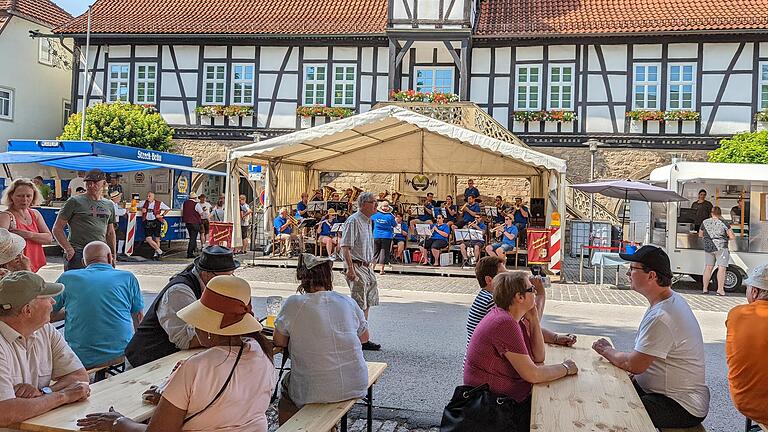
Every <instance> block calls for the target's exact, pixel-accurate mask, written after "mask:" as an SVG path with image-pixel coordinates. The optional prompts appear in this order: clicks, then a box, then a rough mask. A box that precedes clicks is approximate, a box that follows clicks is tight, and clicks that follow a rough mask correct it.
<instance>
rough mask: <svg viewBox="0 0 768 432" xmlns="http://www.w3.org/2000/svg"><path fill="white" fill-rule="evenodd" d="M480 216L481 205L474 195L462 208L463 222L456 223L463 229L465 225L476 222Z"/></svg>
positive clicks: (470, 196) (469, 197)
mask: <svg viewBox="0 0 768 432" xmlns="http://www.w3.org/2000/svg"><path fill="white" fill-rule="evenodd" d="M478 215H481V213H480V203H478V202H477V199H476V198H475V196H474V195H469V196H468V197H467V202H466V204H464V205H463V206H462V207H461V220H460V221H459V222H457V223H456V226H457V227H458V228H463V227H464V225H466V224H468V223H470V222H472V221H473V220H475V218H476V217H477V216H478Z"/></svg>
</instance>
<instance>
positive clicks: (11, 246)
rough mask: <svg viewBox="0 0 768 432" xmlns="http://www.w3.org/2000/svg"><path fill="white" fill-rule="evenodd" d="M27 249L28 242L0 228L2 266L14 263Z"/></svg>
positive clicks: (0, 262) (0, 261) (0, 260)
mask: <svg viewBox="0 0 768 432" xmlns="http://www.w3.org/2000/svg"><path fill="white" fill-rule="evenodd" d="M25 247H27V242H26V241H24V239H23V238H22V237H21V236H20V235H18V234H14V233H12V232H10V231H8V230H7V229H5V228H0V265H3V264H7V263H9V262H11V261H13V260H14V259H15V258H16V257H17V256H19V255H20V254H21V253H22V252H24V248H25Z"/></svg>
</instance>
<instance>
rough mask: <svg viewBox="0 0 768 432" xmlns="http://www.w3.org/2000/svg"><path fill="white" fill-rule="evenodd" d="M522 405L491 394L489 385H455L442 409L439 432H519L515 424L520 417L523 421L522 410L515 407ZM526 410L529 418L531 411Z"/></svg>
mask: <svg viewBox="0 0 768 432" xmlns="http://www.w3.org/2000/svg"><path fill="white" fill-rule="evenodd" d="M521 405H522V404H518V403H517V402H515V401H514V400H513V399H511V398H508V397H506V396H501V395H496V394H493V393H491V392H490V390H489V387H488V384H483V385H481V386H478V387H472V386H458V387H456V390H454V392H453V397H452V398H451V401H450V402H448V405H447V406H446V407H445V409H444V410H443V418H442V420H441V421H440V432H520V429H519V428H518V425H519V424H520V423H519V422H520V421H521V420H522V421H526V420H525V413H524V412H519V411H521V410H516V409H515V408H516V406H521ZM521 407H522V406H521ZM522 411H526V410H522ZM527 411H528V413H529V414H528V421H530V410H527ZM521 417H522V418H521ZM525 430H528V429H527V428H526V429H525Z"/></svg>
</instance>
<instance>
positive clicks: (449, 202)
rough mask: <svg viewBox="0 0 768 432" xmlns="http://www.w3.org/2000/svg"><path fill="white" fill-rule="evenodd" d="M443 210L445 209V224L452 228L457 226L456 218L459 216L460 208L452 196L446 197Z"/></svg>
mask: <svg viewBox="0 0 768 432" xmlns="http://www.w3.org/2000/svg"><path fill="white" fill-rule="evenodd" d="M443 208H444V209H445V213H446V215H445V222H446V223H447V224H449V225H451V226H453V225H455V224H456V218H457V217H458V216H459V208H458V207H457V206H456V204H454V203H453V197H452V196H451V195H447V196H446V197H445V202H444V203H443Z"/></svg>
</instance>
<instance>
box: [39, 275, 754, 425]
mask: <svg viewBox="0 0 768 432" xmlns="http://www.w3.org/2000/svg"><path fill="white" fill-rule="evenodd" d="M181 267H183V263H181V262H178V263H171V262H167V263H147V264H132V265H125V266H124V267H123V268H124V269H128V270H130V271H133V272H134V274H136V276H137V277H138V279H139V281H140V283H141V287H142V291H143V292H144V293H145V298H146V305H147V306H149V304H150V303H151V299H152V298H153V297H154V295H155V293H156V292H157V291H159V290H160V289H161V288H162V287H163V285H164V284H165V283H166V281H167V280H168V277H169V276H170V274H171V273H170V272H171V271H176V270H177V269H180V268H181ZM60 272H61V266H60V265H57V264H52V265H49V266H48V267H47V268H45V269H43V270H41V274H42V275H43V276H44V277H45V278H46V279H48V280H53V279H55V277H56V276H57V275H58V274H59V273H60ZM237 274H238V275H240V276H242V277H245V278H246V279H247V280H249V282H250V283H251V286H252V287H253V290H252V295H253V300H254V304H253V306H254V311H255V312H256V314H257V315H259V314H263V313H264V310H265V301H266V297H267V296H270V295H280V296H283V297H287V296H289V295H291V294H293V293H294V292H295V288H296V283H295V280H294V279H293V277H292V274H293V273H292V271H291V270H290V269H258V268H257V269H242V270H238V273H237ZM451 284H454V285H456V286H463V287H464V288H463V289H461V291H465V292H464V293H444V292H439V291H438V290H434V289H432V287H431V285H437V286H440V285H445V286H450V285H451ZM380 288H381V300H382V304H381V305H380V306H379V307H376V308H373V309H372V311H371V315H370V326H371V331H372V339H373V340H374V341H375V342H377V343H380V344H382V346H383V348H382V351H380V352H365V357H366V359H367V360H369V361H384V362H387V363H388V364H389V367H388V369H387V371H386V373H385V374H384V376H383V377H382V379H381V381H380V383H379V384H378V385H377V386H376V387H375V389H376V394H375V395H374V398H375V405H376V406H377V407H378V408H377V410H376V412H375V415H376V418H377V419H381V420H388V419H395V420H407V422H408V424H409V425H414V426H420V427H430V426H435V425H438V424H439V422H440V415H441V412H442V409H443V407H444V406H445V404H446V403H447V402H448V400H449V399H450V396H451V394H452V392H453V388H454V387H455V386H456V385H460V384H461V379H462V360H463V356H464V353H465V348H466V336H465V322H466V314H467V310H468V306H469V305H470V304H471V302H472V300H473V299H474V294H473V293H474V292H476V283H475V281H474V279H470V278H461V279H458V280H456V279H447V278H441V277H413V276H401V275H387V276H384V277H382V278H380ZM335 289H338V290H339V291H340V292H343V293H348V290H347V289H346V287H344V286H343V285H342V282H341V279H340V278H336V280H335ZM590 289H592V290H599V289H601V288H599V287H597V288H595V287H579V286H557V285H555V286H553V289H552V291H553V293H558V294H557V295H554V296H552V297H551V298H557V300H552V299H550V300H548V301H547V306H546V310H545V320H544V325H545V326H547V327H549V328H551V329H553V330H555V331H558V332H573V333H579V334H588V335H598V336H605V337H610V338H611V339H612V340H613V342H614V344H615V345H616V346H617V347H618V348H619V349H623V350H628V349H631V347H632V345H633V341H634V335H635V330H636V328H637V325H638V323H639V322H640V319H641V318H642V315H643V313H644V311H645V307H644V306H642V303H640V302H638V301H637V298H636V297H632V294H636V293H633V292H631V291H622V293H621V296H624V297H621V296H619V297H616V296H615V293H611V292H609V293H608V294H610V296H605V295H604V294H603V296H604V297H605V301H603V300H601V297H596V298H593V296H590V295H587V294H586V293H588V292H589V290H590ZM452 291H456V289H452ZM573 291H580V292H584V293H585V294H584V295H583V296H582V295H574V294H573V293H572V292H573ZM614 291H615V290H614ZM563 293H566V294H567V295H564V294H563ZM627 293H628V294H627ZM621 298H626V299H627V301H625V302H624V303H627V304H620V303H621V301H620V299H621ZM686 298H687V299H690V298H692V295H689V294H686ZM563 299H565V300H563ZM617 299H619V300H617ZM694 300H695V298H694ZM704 300H705V301H709V300H710V299H709V298H708V297H704ZM725 300H728V301H729V303H728V304H731V306H732V305H733V304H738V303H741V302H743V299H741V298H740V297H738V296H732V297H728V298H727V299H725ZM690 301H691V300H689V302H690ZM614 303H619V304H614ZM638 303H639V304H640V305H636V304H638ZM706 305H707V303H703V306H702V307H695V308H694V313H695V314H696V317H697V318H698V320H699V322H700V324H701V327H702V331H703V335H704V341H705V344H706V362H707V382H708V384H709V387H710V390H711V393H712V398H711V405H710V414H709V416H708V417H707V420H706V421H705V426H706V428H707V430H708V431H721V432H731V431H738V430H743V424H744V423H743V422H744V419H743V417H742V416H741V415H740V414H739V413H738V412H737V411H736V410H735V409H734V408H733V405H732V403H731V401H730V397H729V394H728V387H727V379H726V373H727V368H726V365H725V359H724V340H725V326H724V322H725V318H726V312H724V311H723V310H722V309H724V307H723V306H722V304H718V305H715V306H716V307H712V308H707V307H705V306H706ZM707 309H712V310H707ZM726 310H727V309H726Z"/></svg>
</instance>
